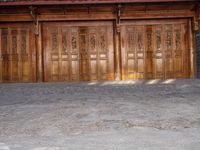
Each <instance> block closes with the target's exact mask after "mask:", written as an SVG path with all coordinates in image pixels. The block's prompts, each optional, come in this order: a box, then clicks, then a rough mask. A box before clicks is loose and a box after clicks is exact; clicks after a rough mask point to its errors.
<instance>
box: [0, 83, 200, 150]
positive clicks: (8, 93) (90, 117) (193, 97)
mask: <svg viewBox="0 0 200 150" xmlns="http://www.w3.org/2000/svg"><path fill="white" fill-rule="evenodd" d="M199 149H200V80H164V81H163V80H150V81H109V82H82V83H36V84H31V83H28V84H0V150H199Z"/></svg>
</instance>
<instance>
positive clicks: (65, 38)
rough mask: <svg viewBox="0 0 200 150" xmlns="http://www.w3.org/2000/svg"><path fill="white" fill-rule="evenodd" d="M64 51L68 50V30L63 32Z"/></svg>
mask: <svg viewBox="0 0 200 150" xmlns="http://www.w3.org/2000/svg"><path fill="white" fill-rule="evenodd" d="M62 51H63V52H67V32H63V33H62Z"/></svg>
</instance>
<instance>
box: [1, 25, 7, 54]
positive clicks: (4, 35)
mask: <svg viewBox="0 0 200 150" xmlns="http://www.w3.org/2000/svg"><path fill="white" fill-rule="evenodd" d="M1 40H2V41H1V42H2V44H1V46H2V47H1V48H2V54H7V48H8V30H7V29H2V37H1Z"/></svg>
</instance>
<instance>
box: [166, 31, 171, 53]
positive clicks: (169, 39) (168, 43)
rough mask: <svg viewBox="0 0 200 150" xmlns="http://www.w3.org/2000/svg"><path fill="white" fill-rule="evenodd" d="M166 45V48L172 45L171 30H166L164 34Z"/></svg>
mask: <svg viewBox="0 0 200 150" xmlns="http://www.w3.org/2000/svg"><path fill="white" fill-rule="evenodd" d="M166 36H167V37H166V45H167V49H170V48H171V47H172V32H171V31H167V35H166Z"/></svg>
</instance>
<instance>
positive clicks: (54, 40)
mask: <svg viewBox="0 0 200 150" xmlns="http://www.w3.org/2000/svg"><path fill="white" fill-rule="evenodd" d="M57 47H58V35H57V33H53V50H56V49H57Z"/></svg>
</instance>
